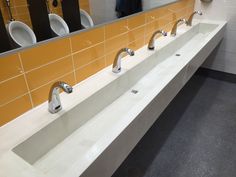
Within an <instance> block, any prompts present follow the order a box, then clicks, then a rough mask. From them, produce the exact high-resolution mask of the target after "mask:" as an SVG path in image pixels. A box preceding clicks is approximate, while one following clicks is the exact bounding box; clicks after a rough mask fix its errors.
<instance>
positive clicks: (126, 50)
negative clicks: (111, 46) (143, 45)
mask: <svg viewBox="0 0 236 177" xmlns="http://www.w3.org/2000/svg"><path fill="white" fill-rule="evenodd" d="M123 53H127V54H128V55H130V56H134V51H133V50H131V49H129V48H123V49H121V50H119V51H118V52H117V54H116V57H115V60H114V62H113V66H112V72H113V73H119V72H120V71H121V58H122V54H123Z"/></svg>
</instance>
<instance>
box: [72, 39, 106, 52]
mask: <svg viewBox="0 0 236 177" xmlns="http://www.w3.org/2000/svg"><path fill="white" fill-rule="evenodd" d="M103 43H105V41H102V42H99V43H96V44H94V45H91V46H89V47H87V48H84V49H81V50H79V51H76V52H73V51H71V53H72V55H75V54H78V53H80V52H83V51H85V50H88V49H91V48H93V47H96V46H98V45H101V44H103Z"/></svg>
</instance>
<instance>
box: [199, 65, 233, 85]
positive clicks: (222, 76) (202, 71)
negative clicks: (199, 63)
mask: <svg viewBox="0 0 236 177" xmlns="http://www.w3.org/2000/svg"><path fill="white" fill-rule="evenodd" d="M196 75H202V76H206V77H210V78H213V79H217V80H222V81H226V82H231V83H236V74H231V73H226V72H222V71H216V70H212V69H207V68H199V69H198V71H197V72H196Z"/></svg>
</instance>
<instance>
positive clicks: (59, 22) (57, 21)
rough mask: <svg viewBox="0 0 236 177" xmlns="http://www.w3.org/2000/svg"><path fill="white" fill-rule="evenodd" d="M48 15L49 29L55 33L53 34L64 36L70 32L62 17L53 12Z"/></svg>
mask: <svg viewBox="0 0 236 177" xmlns="http://www.w3.org/2000/svg"><path fill="white" fill-rule="evenodd" d="M48 16H49V22H50V26H51V29H52V31H53V32H54V33H55V35H57V36H64V35H66V34H69V33H70V30H69V27H68V25H67V24H66V22H65V21H64V19H63V18H61V17H60V16H59V15H57V14H53V13H50V14H48Z"/></svg>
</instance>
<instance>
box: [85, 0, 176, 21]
mask: <svg viewBox="0 0 236 177" xmlns="http://www.w3.org/2000/svg"><path fill="white" fill-rule="evenodd" d="M177 1H178V0H129V1H127V0H99V1H98V0H90V1H89V6H90V11H91V17H92V19H93V21H94V23H95V24H96V25H98V24H102V23H106V22H110V21H113V20H116V19H118V18H122V17H125V16H129V15H132V14H135V13H138V12H141V11H146V10H150V9H152V8H156V7H161V6H164V5H167V4H170V3H173V2H177Z"/></svg>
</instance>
